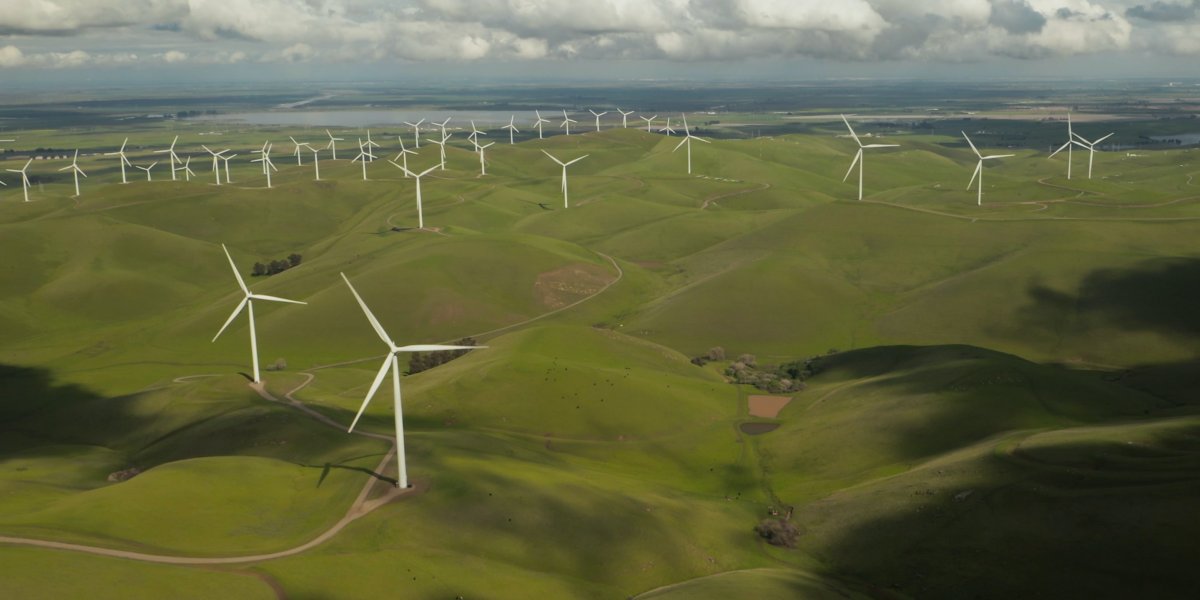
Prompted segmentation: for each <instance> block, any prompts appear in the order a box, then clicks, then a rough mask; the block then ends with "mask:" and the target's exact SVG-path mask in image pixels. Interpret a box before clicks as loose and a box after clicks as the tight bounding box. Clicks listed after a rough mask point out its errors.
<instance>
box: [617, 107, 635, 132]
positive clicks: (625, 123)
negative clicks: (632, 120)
mask: <svg viewBox="0 0 1200 600" xmlns="http://www.w3.org/2000/svg"><path fill="white" fill-rule="evenodd" d="M617 112H619V113H621V129H629V115H632V114H633V111H632V110H631V111H629V112H625V111H623V110H621V109H619V108H618V109H617Z"/></svg>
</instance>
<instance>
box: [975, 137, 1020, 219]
mask: <svg viewBox="0 0 1200 600" xmlns="http://www.w3.org/2000/svg"><path fill="white" fill-rule="evenodd" d="M962 134H963V137H964V138H967V143H968V144H970V145H971V150H972V151H973V152H974V153H975V156H978V157H979V163H978V164H976V165H975V174H974V175H971V182H970V183H968V184H967V189H968V190H969V189H971V185H972V184H974V183H975V179H976V178H978V179H979V200H978V201H977V204H979V206H983V161H985V160H993V159H997V158H1008V157H1010V156H1016V155H1015V154H993V155H991V156H984V155H982V154H980V153H979V150H978V149H977V148H976V147H975V143H974V142H972V141H971V138H969V137H967V132H965V131H964V132H962Z"/></svg>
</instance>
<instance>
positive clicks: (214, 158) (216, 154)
mask: <svg viewBox="0 0 1200 600" xmlns="http://www.w3.org/2000/svg"><path fill="white" fill-rule="evenodd" d="M200 147H201V148H204V151H205V152H207V153H209V154H211V155H212V170H213V175H215V176H216V178H217V185H221V168H220V166H219V165H218V164H217V161H218V160H221V159H222V158H225V157H224V156H221V155H222V154H225V153H226V152H229V149H228V148H226V149H224V150H222V151H220V152H213V151H212V150H211V149H210V148H209V147H208V146H205V145H204V144H201V145H200ZM226 175H228V173H226Z"/></svg>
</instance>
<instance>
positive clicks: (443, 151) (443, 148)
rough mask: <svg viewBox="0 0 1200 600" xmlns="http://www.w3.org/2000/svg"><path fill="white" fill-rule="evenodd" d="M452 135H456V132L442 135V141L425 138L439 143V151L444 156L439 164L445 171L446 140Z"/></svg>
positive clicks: (433, 142) (430, 141)
mask: <svg viewBox="0 0 1200 600" xmlns="http://www.w3.org/2000/svg"><path fill="white" fill-rule="evenodd" d="M447 120H449V119H447ZM451 135H454V134H453V133H451V134H449V135H444V136H442V140H441V141H438V140H434V139H428V138H427V139H426V140H425V141H427V142H429V143H431V144H437V147H438V152H439V153H440V154H441V156H442V162H441V163H440V164H439V168H441V170H443V171H445V170H446V142H447V141H449V140H450V136H451Z"/></svg>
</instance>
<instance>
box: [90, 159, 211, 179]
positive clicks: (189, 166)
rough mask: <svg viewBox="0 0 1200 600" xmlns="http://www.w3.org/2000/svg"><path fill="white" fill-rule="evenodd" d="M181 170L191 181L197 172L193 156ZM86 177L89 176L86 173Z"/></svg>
mask: <svg viewBox="0 0 1200 600" xmlns="http://www.w3.org/2000/svg"><path fill="white" fill-rule="evenodd" d="M179 170H181V171H183V178H184V179H183V180H184V181H191V180H192V175H195V174H196V172H195V171H193V170H192V157H190V156H189V157H187V159H186V160H184V161H183V166H182V167H180V168H179ZM84 177H87V176H86V175H84Z"/></svg>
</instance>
